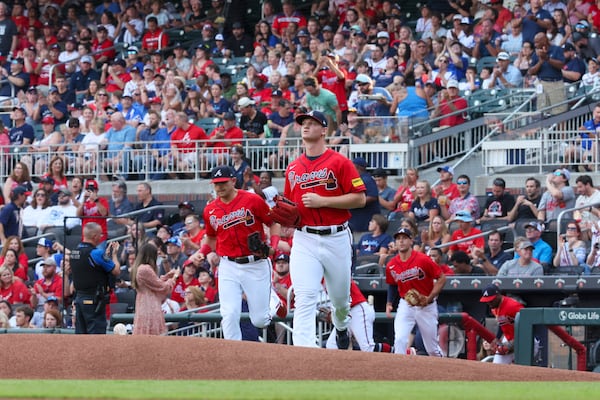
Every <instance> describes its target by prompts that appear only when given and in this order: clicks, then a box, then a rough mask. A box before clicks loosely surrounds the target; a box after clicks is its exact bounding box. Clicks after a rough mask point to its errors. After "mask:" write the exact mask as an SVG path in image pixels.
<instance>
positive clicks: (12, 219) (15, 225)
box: [0, 186, 30, 246]
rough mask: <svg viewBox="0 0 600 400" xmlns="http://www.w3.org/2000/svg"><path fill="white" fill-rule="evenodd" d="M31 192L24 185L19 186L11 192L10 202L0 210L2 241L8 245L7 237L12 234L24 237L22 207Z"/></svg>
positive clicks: (0, 238) (0, 235)
mask: <svg viewBox="0 0 600 400" xmlns="http://www.w3.org/2000/svg"><path fill="white" fill-rule="evenodd" d="M29 194H30V192H28V191H27V189H26V188H25V187H24V186H17V187H16V188H14V189H13V190H12V192H11V193H10V203H8V204H7V205H5V206H4V207H3V208H2V211H0V241H1V242H2V245H4V246H6V238H7V237H10V236H17V237H22V234H23V233H24V232H25V231H24V230H23V220H22V219H21V209H22V208H23V204H25V200H27V196H28V195H29Z"/></svg>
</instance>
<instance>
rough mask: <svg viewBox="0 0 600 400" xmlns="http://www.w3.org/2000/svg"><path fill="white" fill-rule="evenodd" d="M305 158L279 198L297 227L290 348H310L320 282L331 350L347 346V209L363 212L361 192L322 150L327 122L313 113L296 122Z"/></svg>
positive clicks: (290, 171) (344, 167)
mask: <svg viewBox="0 0 600 400" xmlns="http://www.w3.org/2000/svg"><path fill="white" fill-rule="evenodd" d="M296 122H297V123H298V124H300V125H301V126H302V140H303V142H304V145H305V149H306V150H305V153H304V154H303V155H301V156H300V157H299V158H298V159H296V160H295V161H293V162H292V163H291V164H290V165H289V166H288V168H287V170H286V172H285V190H284V195H285V197H287V198H288V199H290V200H292V201H293V202H295V203H296V204H297V205H298V211H299V213H300V223H299V224H298V227H297V230H296V231H295V233H294V245H293V246H292V252H291V255H290V273H291V277H292V282H293V285H294V286H293V287H294V294H295V302H296V309H295V311H294V331H293V340H294V345H295V346H304V347H316V346H317V345H316V336H315V331H316V319H315V310H316V306H317V301H318V299H319V293H320V291H321V280H322V278H323V277H324V278H325V284H326V286H327V292H328V293H329V298H330V300H331V305H332V309H333V310H332V317H331V318H332V322H333V324H334V326H335V328H336V335H337V337H336V339H337V345H338V348H340V349H347V348H348V346H349V337H348V325H349V323H350V318H349V316H348V314H349V312H350V278H351V277H350V275H351V272H350V270H351V265H352V233H351V232H350V229H348V220H349V219H350V212H349V211H348V209H351V208H361V207H364V206H365V203H366V196H365V190H366V188H365V186H364V184H363V181H362V179H360V176H359V174H358V172H357V171H356V168H355V167H354V165H353V164H352V162H351V161H350V160H349V159H347V158H346V157H344V156H342V155H341V154H339V153H337V152H336V151H334V150H331V149H328V148H327V147H326V144H325V135H326V134H327V118H326V117H325V115H324V114H323V113H321V112H319V111H311V112H309V113H308V114H301V115H298V116H297V117H296Z"/></svg>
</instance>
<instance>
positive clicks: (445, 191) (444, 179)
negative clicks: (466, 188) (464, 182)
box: [433, 165, 460, 206]
mask: <svg viewBox="0 0 600 400" xmlns="http://www.w3.org/2000/svg"><path fill="white" fill-rule="evenodd" d="M437 172H439V173H440V183H439V185H436V186H435V187H434V188H433V196H434V197H437V199H438V203H440V202H441V203H442V204H440V206H443V205H449V204H450V202H451V201H452V200H454V199H457V198H459V197H460V192H459V191H458V185H457V184H456V183H454V182H452V179H453V178H454V168H452V167H451V166H450V165H446V166H443V167H438V169H437ZM444 196H445V199H442V197H444Z"/></svg>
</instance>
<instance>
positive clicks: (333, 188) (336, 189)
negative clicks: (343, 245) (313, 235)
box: [284, 149, 367, 226]
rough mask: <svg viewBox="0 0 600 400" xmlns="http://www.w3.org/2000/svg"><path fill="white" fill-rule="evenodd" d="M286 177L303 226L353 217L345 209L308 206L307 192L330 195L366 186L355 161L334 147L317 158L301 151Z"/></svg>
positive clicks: (289, 167)
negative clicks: (304, 201)
mask: <svg viewBox="0 0 600 400" xmlns="http://www.w3.org/2000/svg"><path fill="white" fill-rule="evenodd" d="M285 177H286V179H285V190H284V195H285V197H287V198H288V199H290V200H292V201H293V202H295V203H296V204H297V205H298V210H299V212H300V217H301V225H303V226H304V225H306V226H328V225H341V224H343V223H344V222H346V221H348V220H349V219H350V211H348V210H346V209H337V208H325V207H323V208H307V207H305V206H304V204H303V203H302V195H303V194H304V193H316V194H318V195H321V196H324V197H330V196H340V195H343V194H347V193H360V192H365V191H366V190H367V189H366V188H365V184H364V183H363V180H362V179H361V178H360V175H359V174H358V172H357V171H356V168H355V167H354V164H352V162H351V161H350V160H349V159H347V158H346V157H344V156H343V155H341V154H340V153H338V152H336V151H333V150H331V149H327V150H326V151H325V153H323V154H322V155H320V156H319V157H317V159H315V160H310V159H308V158H307V157H306V155H305V154H302V156H300V157H299V158H297V159H296V160H294V161H293V162H292V163H291V164H290V165H289V166H288V168H287V170H286V171H285Z"/></svg>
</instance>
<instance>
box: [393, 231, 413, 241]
mask: <svg viewBox="0 0 600 400" xmlns="http://www.w3.org/2000/svg"><path fill="white" fill-rule="evenodd" d="M398 235H404V236H407V237H408V238H409V239H412V237H413V234H412V232H411V230H410V229H408V228H400V229H398V231H397V232H396V233H394V239H396V236H398Z"/></svg>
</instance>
